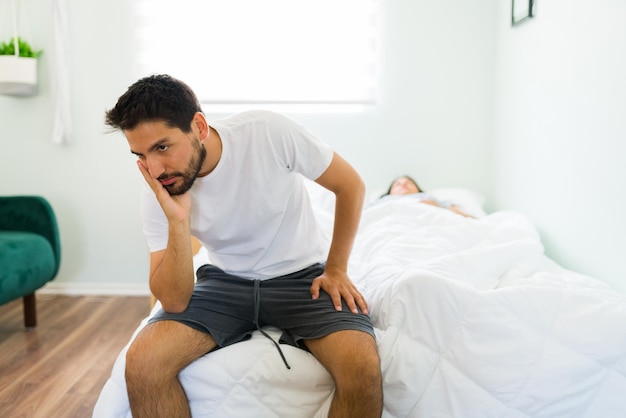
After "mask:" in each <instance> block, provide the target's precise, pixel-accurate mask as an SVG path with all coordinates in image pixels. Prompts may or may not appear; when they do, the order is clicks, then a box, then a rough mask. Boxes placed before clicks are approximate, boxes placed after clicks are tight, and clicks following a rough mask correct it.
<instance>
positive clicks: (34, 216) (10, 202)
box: [0, 196, 61, 274]
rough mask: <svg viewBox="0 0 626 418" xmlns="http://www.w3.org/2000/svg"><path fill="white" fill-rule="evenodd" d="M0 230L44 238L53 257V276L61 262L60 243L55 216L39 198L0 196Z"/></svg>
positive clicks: (43, 200) (45, 202) (47, 204)
mask: <svg viewBox="0 0 626 418" xmlns="http://www.w3.org/2000/svg"><path fill="white" fill-rule="evenodd" d="M0 230H4V231H26V232H33V233H36V234H39V235H42V236H43V237H45V238H46V239H47V240H48V241H49V242H50V245H51V246H52V250H53V251H54V257H55V264H56V267H55V274H56V273H57V272H58V269H59V265H60V262H61V242H60V238H59V229H58V225H57V220H56V216H55V214H54V211H53V210H52V207H51V206H50V203H48V201H47V200H46V199H45V198H43V197H41V196H0Z"/></svg>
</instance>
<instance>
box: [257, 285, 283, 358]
mask: <svg viewBox="0 0 626 418" xmlns="http://www.w3.org/2000/svg"><path fill="white" fill-rule="evenodd" d="M260 284H261V281H260V280H254V325H256V329H258V330H259V331H261V334H263V335H265V336H266V337H267V338H268V339H269V340H270V341H271V342H273V343H274V345H275V346H276V349H278V353H279V354H280V357H281V358H282V359H283V363H285V366H287V369H291V366H289V363H287V359H286V358H285V355H284V354H283V350H281V349H280V345H279V344H278V343H277V342H276V341H274V339H273V338H272V337H271V336H270V335H269V334H268V333H267V332H265V331H264V330H262V329H261V327H260V326H259V310H260V309H261V298H260V292H261V291H260V288H259V287H260Z"/></svg>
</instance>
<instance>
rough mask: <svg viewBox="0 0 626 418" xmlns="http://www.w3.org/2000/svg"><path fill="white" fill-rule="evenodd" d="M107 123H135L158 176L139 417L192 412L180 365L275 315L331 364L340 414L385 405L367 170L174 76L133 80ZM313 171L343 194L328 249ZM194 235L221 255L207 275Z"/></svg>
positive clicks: (141, 157)
mask: <svg viewBox="0 0 626 418" xmlns="http://www.w3.org/2000/svg"><path fill="white" fill-rule="evenodd" d="M106 123H107V124H108V125H109V126H111V127H113V128H114V129H119V130H121V131H122V132H123V133H124V135H125V136H126V139H127V141H128V144H129V146H130V151H131V152H132V153H133V154H135V155H136V156H137V157H138V161H137V165H138V168H139V171H140V172H141V174H142V175H143V177H144V179H145V181H146V183H147V185H148V186H149V187H146V190H145V192H144V193H143V195H142V203H141V213H142V220H143V229H144V233H145V235H146V238H147V241H148V246H149V248H150V289H151V291H152V293H153V294H154V295H155V296H156V297H157V298H158V299H159V301H160V302H161V305H162V308H163V309H162V310H161V311H159V312H158V313H156V314H155V316H154V317H153V318H152V319H151V320H150V322H149V324H148V325H147V326H146V327H145V328H144V329H143V330H142V331H141V332H140V333H139V335H138V336H137V338H136V339H135V340H134V342H133V343H132V345H131V346H130V348H129V350H128V353H127V355H126V383H127V387H128V398H129V401H130V406H131V411H132V414H133V417H135V418H140V417H150V418H154V417H158V416H160V417H185V416H190V410H189V405H188V402H187V398H186V395H185V392H184V390H183V387H182V386H181V384H180V382H179V380H178V373H179V372H180V371H181V370H182V369H183V368H184V367H186V366H187V365H188V364H190V363H191V362H193V361H194V360H195V359H197V358H199V357H200V356H202V355H204V354H206V353H209V352H210V351H211V350H213V349H215V348H217V347H226V346H228V345H230V344H234V343H236V342H238V341H242V340H243V339H245V338H248V337H249V335H250V333H251V332H252V331H253V330H255V329H261V327H263V326H266V325H271V326H275V327H278V328H280V329H281V330H283V332H284V333H283V338H282V339H281V340H284V341H286V342H289V343H291V344H294V345H296V346H299V347H302V348H304V349H307V350H309V351H310V352H311V353H312V354H313V355H314V356H315V357H316V358H317V359H318V360H319V361H320V362H321V363H322V364H323V365H324V367H326V369H327V370H328V372H329V373H330V374H331V376H332V377H333V379H334V382H335V386H336V390H335V395H334V399H333V402H332V404H331V407H330V413H329V416H331V417H348V416H350V417H380V416H381V414H382V383H381V373H380V360H379V357H378V352H377V347H376V343H375V336H374V330H373V327H372V324H371V321H370V318H369V316H368V314H367V304H366V301H365V300H364V298H363V296H362V295H361V293H360V292H359V291H358V289H357V288H356V287H355V286H354V284H353V283H352V282H351V281H350V279H349V277H348V276H347V272H346V271H347V263H348V257H349V254H350V251H351V248H352V244H353V241H354V237H355V234H356V230H357V227H358V224H359V219H360V213H361V208H362V205H363V196H364V186H363V182H362V180H361V178H360V177H359V175H358V174H357V172H356V171H355V170H354V169H353V168H352V167H351V166H350V165H349V164H348V163H347V162H346V161H345V160H343V159H342V158H341V157H340V156H339V155H337V154H336V153H334V152H333V150H332V149H331V148H330V147H329V146H327V145H326V144H324V143H322V142H320V141H319V140H318V139H316V138H315V137H314V136H313V135H312V134H311V133H309V132H308V131H307V130H305V129H304V128H303V127H302V126H300V125H298V124H297V123H295V122H293V121H292V120H290V119H287V118H285V117H283V116H280V115H278V114H275V113H271V112H266V111H254V112H245V113H241V114H238V115H235V116H233V117H230V118H227V119H223V120H220V121H216V122H214V123H211V124H210V125H209V123H208V122H207V120H206V119H205V116H204V114H203V113H202V110H201V107H200V104H199V102H198V99H197V97H196V95H195V94H194V93H193V91H192V90H191V89H190V88H189V87H188V86H187V85H186V84H184V83H183V82H181V81H179V80H176V79H174V78H172V77H170V76H167V75H155V76H150V77H146V78H144V79H141V80H139V81H137V82H136V83H135V84H133V85H132V86H131V87H130V88H129V89H128V90H127V91H126V92H125V93H124V94H123V95H122V96H121V97H120V98H119V99H118V102H117V104H116V105H115V107H114V108H112V109H111V110H109V111H107V112H106ZM304 177H307V178H309V179H312V180H315V181H316V182H317V183H319V184H320V185H322V186H324V187H325V188H327V189H329V190H331V191H332V192H334V193H335V195H336V209H335V219H336V220H335V225H334V232H333V238H332V242H331V246H330V251H329V253H328V254H324V249H323V248H322V245H321V242H320V241H321V240H319V239H318V238H317V237H319V236H320V233H319V231H318V225H317V223H316V220H315V217H314V214H313V211H312V207H311V204H310V202H309V198H308V195H307V192H306V190H305V184H304V181H305V180H304ZM192 236H195V237H197V238H198V239H199V240H200V241H201V242H202V243H203V244H204V246H205V247H206V248H207V251H208V253H209V258H210V260H211V262H212V263H213V264H211V265H206V266H203V267H201V268H200V269H198V272H197V276H198V280H197V283H195V284H194V271H193V260H192V250H191V237H192ZM276 346H277V347H278V351H279V352H280V348H279V346H278V344H276ZM280 354H281V356H282V352H280ZM283 361H284V362H285V365H286V366H287V367H289V366H288V359H285V358H284V357H283Z"/></svg>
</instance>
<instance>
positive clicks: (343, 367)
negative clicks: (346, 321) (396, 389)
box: [306, 330, 383, 418]
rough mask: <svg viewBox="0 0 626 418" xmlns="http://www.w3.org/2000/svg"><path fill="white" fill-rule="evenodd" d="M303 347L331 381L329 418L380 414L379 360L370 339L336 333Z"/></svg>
mask: <svg viewBox="0 0 626 418" xmlns="http://www.w3.org/2000/svg"><path fill="white" fill-rule="evenodd" d="M306 345H307V347H308V349H309V350H310V351H311V353H313V355H314V356H315V358H317V359H318V360H319V361H320V363H322V365H323V366H324V367H325V368H326V370H328V372H329V373H330V375H331V376H332V377H333V380H334V381H335V397H334V398H333V401H332V403H331V406H330V412H329V414H328V417H329V418H342V417H360V418H369V417H372V418H373V417H378V418H380V416H381V415H382V408H383V389H382V377H381V371H380V358H379V357H378V349H377V347H376V341H375V340H374V338H373V337H372V336H371V335H369V334H368V333H366V332H362V331H352V330H347V331H338V332H334V333H332V334H330V335H327V336H325V337H322V338H318V339H314V340H307V341H306Z"/></svg>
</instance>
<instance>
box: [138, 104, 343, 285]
mask: <svg viewBox="0 0 626 418" xmlns="http://www.w3.org/2000/svg"><path fill="white" fill-rule="evenodd" d="M210 125H211V127H213V128H214V129H215V130H216V131H217V132H218V133H219V135H220V138H221V140H222V155H221V158H220V160H219V162H218V164H217V166H216V167H215V169H214V170H213V171H212V172H211V173H210V174H208V175H207V176H205V177H199V178H197V179H196V181H195V182H194V184H193V186H192V188H191V189H190V193H191V197H192V208H191V233H192V235H193V236H195V237H196V238H198V239H199V240H200V241H201V242H202V243H203V244H204V246H205V247H206V249H207V251H208V254H209V259H210V260H211V263H212V264H214V265H216V266H217V267H219V268H221V269H223V270H224V271H226V272H227V273H230V274H234V275H238V276H241V277H246V278H250V279H268V278H272V277H277V276H281V275H284V274H288V273H292V272H295V271H298V270H301V269H303V268H305V267H307V266H310V265H311V264H314V263H318V262H322V261H324V260H325V259H326V257H327V255H328V254H326V253H325V248H324V247H323V246H322V240H321V232H320V230H319V226H318V224H317V221H316V218H315V215H314V212H313V209H312V207H311V203H310V201H309V196H308V193H307V190H306V188H305V184H304V182H305V179H304V178H303V176H304V177H306V178H309V179H311V180H315V179H317V178H318V177H319V176H320V175H322V173H323V172H324V171H325V170H326V169H327V168H328V166H329V165H330V162H331V160H332V157H333V150H332V149H331V148H330V147H329V146H328V145H326V144H324V143H322V142H321V141H319V140H318V139H317V138H316V137H315V136H314V135H312V134H311V133H310V132H308V131H307V130H306V129H305V128H304V127H302V126H301V125H299V124H297V123H296V122H294V121H292V120H291V119H288V118H286V117H284V116H282V115H279V114H276V113H273V112H268V111H250V112H244V113H240V114H238V115H235V116H232V117H230V118H227V119H223V120H220V121H216V122H214V123H210ZM141 215H142V220H143V229H144V233H145V235H146V238H147V240H148V246H149V248H150V251H152V252H154V251H160V250H163V249H165V248H166V246H167V241H168V224H167V218H166V217H165V214H164V213H163V210H162V209H161V206H160V205H159V203H158V201H157V200H156V197H155V196H154V193H153V192H152V190H150V188H149V187H148V186H147V185H146V189H145V190H144V193H143V195H142V203H141Z"/></svg>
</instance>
